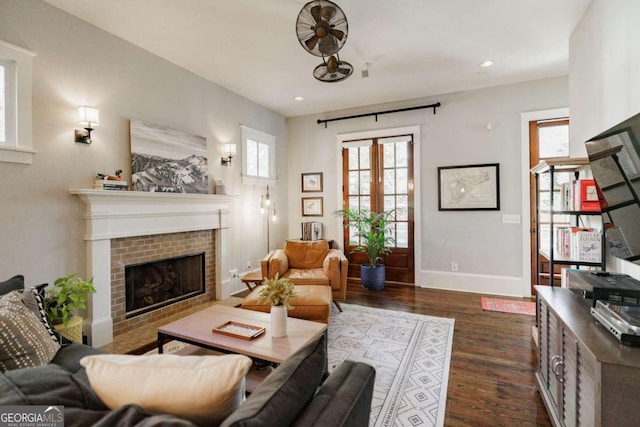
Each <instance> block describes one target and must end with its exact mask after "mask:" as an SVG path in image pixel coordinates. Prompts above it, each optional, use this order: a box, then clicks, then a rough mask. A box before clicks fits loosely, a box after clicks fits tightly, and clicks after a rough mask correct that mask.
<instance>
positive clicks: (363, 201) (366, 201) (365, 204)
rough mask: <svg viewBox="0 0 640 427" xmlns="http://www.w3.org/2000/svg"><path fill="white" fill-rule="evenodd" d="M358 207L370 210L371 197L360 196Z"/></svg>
mask: <svg viewBox="0 0 640 427" xmlns="http://www.w3.org/2000/svg"><path fill="white" fill-rule="evenodd" d="M360 209H367V210H371V197H369V196H362V197H360Z"/></svg>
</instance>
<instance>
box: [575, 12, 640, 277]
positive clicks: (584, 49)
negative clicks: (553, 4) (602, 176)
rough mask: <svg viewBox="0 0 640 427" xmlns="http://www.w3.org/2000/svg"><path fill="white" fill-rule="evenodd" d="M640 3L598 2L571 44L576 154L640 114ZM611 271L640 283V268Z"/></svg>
mask: <svg viewBox="0 0 640 427" xmlns="http://www.w3.org/2000/svg"><path fill="white" fill-rule="evenodd" d="M639 18H640V2H638V1H636V0H618V1H608V0H593V2H592V3H591V6H590V7H589V9H588V10H587V12H586V13H585V16H584V17H583V18H582V20H581V21H580V24H579V25H578V26H577V28H576V29H575V31H574V32H573V34H572V36H571V38H570V42H569V52H570V61H569V72H570V76H571V78H570V84H569V88H570V89H569V93H570V100H571V124H570V135H571V148H572V152H580V153H582V156H586V150H585V147H584V142H585V141H587V140H588V139H590V138H592V137H594V136H596V135H597V134H599V133H600V132H603V131H605V130H607V129H609V128H610V127H612V126H614V125H616V124H617V123H619V122H621V121H623V120H626V119H628V118H629V117H631V116H633V115H635V114H637V113H639V112H640V79H639V78H638V76H640V26H639V25H638V19H639ZM607 268H608V269H611V270H612V271H618V272H622V273H626V274H630V275H632V276H634V277H636V278H638V279H640V266H637V265H634V264H631V263H629V262H627V261H621V260H619V259H609V260H608V265H607Z"/></svg>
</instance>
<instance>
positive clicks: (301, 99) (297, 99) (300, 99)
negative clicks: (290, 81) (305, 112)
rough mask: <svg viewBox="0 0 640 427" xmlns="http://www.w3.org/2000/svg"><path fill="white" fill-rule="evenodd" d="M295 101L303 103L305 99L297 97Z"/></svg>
mask: <svg viewBox="0 0 640 427" xmlns="http://www.w3.org/2000/svg"><path fill="white" fill-rule="evenodd" d="M293 100H294V101H298V102H302V101H304V98H303V97H301V96H296V97H295V98H293Z"/></svg>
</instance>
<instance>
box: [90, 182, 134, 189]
mask: <svg viewBox="0 0 640 427" xmlns="http://www.w3.org/2000/svg"><path fill="white" fill-rule="evenodd" d="M93 189H94V190H116V191H128V190H129V184H128V183H127V181H116V180H114V179H96V180H95V181H94V182H93Z"/></svg>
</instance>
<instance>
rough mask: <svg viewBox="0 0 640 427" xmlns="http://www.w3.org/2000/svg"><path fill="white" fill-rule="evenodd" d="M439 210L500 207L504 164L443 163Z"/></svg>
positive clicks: (498, 208)
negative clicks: (457, 164)
mask: <svg viewBox="0 0 640 427" xmlns="http://www.w3.org/2000/svg"><path fill="white" fill-rule="evenodd" d="M438 210H439V211H498V210H500V165H499V164H498V163H489V164H482V165H464V166H441V167H439V168H438Z"/></svg>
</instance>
